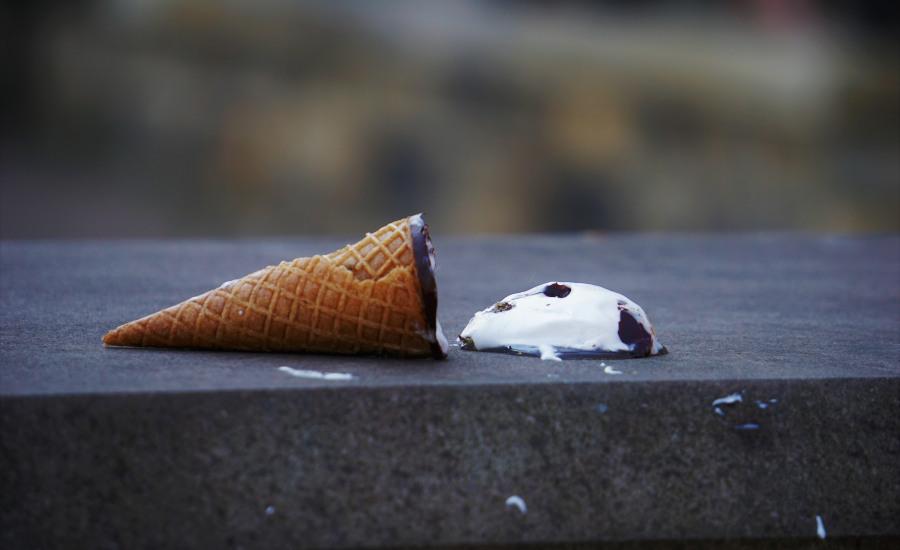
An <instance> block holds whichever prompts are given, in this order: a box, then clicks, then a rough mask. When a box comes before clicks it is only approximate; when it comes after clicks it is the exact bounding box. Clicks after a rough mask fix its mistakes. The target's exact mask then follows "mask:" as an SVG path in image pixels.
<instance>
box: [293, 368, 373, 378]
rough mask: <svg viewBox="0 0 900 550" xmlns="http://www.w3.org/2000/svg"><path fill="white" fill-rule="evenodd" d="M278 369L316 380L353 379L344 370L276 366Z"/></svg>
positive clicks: (298, 376)
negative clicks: (325, 370) (322, 370)
mask: <svg viewBox="0 0 900 550" xmlns="http://www.w3.org/2000/svg"><path fill="white" fill-rule="evenodd" d="M278 370H280V371H281V372H284V373H287V374H290V375H291V376H296V377H297V378H313V379H317V380H353V379H354V378H355V377H354V376H353V375H352V374H349V373H345V372H321V371H317V370H301V369H292V368H291V367H278Z"/></svg>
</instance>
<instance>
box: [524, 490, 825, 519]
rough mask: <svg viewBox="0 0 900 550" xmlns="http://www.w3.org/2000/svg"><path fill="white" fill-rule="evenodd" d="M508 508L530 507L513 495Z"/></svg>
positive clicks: (525, 509) (525, 510)
mask: <svg viewBox="0 0 900 550" xmlns="http://www.w3.org/2000/svg"><path fill="white" fill-rule="evenodd" d="M506 507H507V508H517V509H518V510H519V512H520V513H522V514H527V513H528V506H527V505H526V504H525V501H524V500H522V497H520V496H519V495H513V496H511V497H509V498H508V499H506ZM817 517H818V516H817Z"/></svg>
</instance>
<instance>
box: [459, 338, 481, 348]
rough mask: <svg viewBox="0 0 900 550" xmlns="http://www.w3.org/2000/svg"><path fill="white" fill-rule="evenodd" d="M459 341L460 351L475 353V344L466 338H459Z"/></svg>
mask: <svg viewBox="0 0 900 550" xmlns="http://www.w3.org/2000/svg"><path fill="white" fill-rule="evenodd" d="M459 341H460V342H462V346H460V347H461V348H462V349H464V350H466V351H477V350H476V349H475V342H474V341H473V340H472V339H471V338H469V337H468V336H460V337H459Z"/></svg>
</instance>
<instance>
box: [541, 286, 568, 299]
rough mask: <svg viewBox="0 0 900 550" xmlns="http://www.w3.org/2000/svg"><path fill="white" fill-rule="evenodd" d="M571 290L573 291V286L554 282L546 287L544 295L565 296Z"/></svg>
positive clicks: (552, 296)
mask: <svg viewBox="0 0 900 550" xmlns="http://www.w3.org/2000/svg"><path fill="white" fill-rule="evenodd" d="M570 292H572V287H568V286H566V285H561V284H559V283H553V284H550V285H547V286H545V287H544V296H549V297H551V298H565V297H566V296H568V295H569V293H570Z"/></svg>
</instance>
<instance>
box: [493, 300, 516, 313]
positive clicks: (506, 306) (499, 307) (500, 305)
mask: <svg viewBox="0 0 900 550" xmlns="http://www.w3.org/2000/svg"><path fill="white" fill-rule="evenodd" d="M514 307H515V306H514V305H513V304H511V303H509V302H497V303H496V304H494V307H492V308H491V313H500V312H503V311H509V310H511V309H512V308H514Z"/></svg>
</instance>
